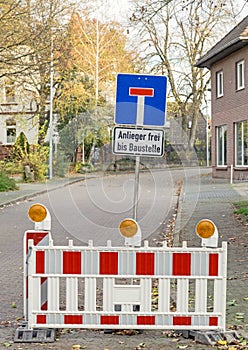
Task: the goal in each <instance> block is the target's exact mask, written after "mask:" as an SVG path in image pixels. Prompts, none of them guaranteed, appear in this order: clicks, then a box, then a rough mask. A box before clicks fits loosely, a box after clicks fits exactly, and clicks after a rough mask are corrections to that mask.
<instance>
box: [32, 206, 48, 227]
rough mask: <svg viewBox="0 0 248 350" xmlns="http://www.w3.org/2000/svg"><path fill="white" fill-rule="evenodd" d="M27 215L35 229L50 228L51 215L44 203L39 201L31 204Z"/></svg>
mask: <svg viewBox="0 0 248 350" xmlns="http://www.w3.org/2000/svg"><path fill="white" fill-rule="evenodd" d="M28 217H29V219H30V220H31V221H33V222H34V227H35V230H46V231H50V230H51V215H50V213H49V211H48V209H47V208H46V207H45V206H44V205H42V204H39V203H36V204H33V205H31V207H30V208H29V210H28Z"/></svg>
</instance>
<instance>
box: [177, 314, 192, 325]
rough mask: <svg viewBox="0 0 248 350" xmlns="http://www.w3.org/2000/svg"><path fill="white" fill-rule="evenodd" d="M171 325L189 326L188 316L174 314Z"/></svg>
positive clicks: (189, 319) (189, 318)
mask: <svg viewBox="0 0 248 350" xmlns="http://www.w3.org/2000/svg"><path fill="white" fill-rule="evenodd" d="M173 326H191V317H190V316H174V317H173Z"/></svg>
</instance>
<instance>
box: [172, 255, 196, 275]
mask: <svg viewBox="0 0 248 350" xmlns="http://www.w3.org/2000/svg"><path fill="white" fill-rule="evenodd" d="M190 263H191V254H190V253H173V262H172V264H173V265H172V274H173V275H174V276H190Z"/></svg>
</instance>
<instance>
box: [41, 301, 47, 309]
mask: <svg viewBox="0 0 248 350" xmlns="http://www.w3.org/2000/svg"><path fill="white" fill-rule="evenodd" d="M40 309H41V310H42V311H45V310H47V301H46V302H45V303H44V304H42V305H41V307H40Z"/></svg>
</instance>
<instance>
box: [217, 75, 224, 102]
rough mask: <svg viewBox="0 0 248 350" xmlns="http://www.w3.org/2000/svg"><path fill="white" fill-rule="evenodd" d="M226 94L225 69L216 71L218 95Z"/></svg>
mask: <svg viewBox="0 0 248 350" xmlns="http://www.w3.org/2000/svg"><path fill="white" fill-rule="evenodd" d="M223 95H224V87H223V71H222V70H221V71H219V72H217V73H216V97H221V96H223Z"/></svg>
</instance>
